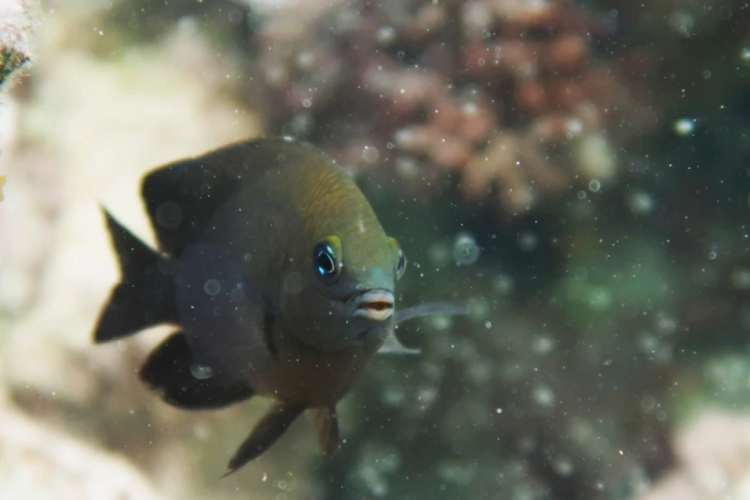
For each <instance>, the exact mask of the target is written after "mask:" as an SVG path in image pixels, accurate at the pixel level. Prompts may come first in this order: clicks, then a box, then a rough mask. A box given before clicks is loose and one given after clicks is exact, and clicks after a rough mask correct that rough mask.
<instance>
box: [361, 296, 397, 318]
mask: <svg viewBox="0 0 750 500" xmlns="http://www.w3.org/2000/svg"><path fill="white" fill-rule="evenodd" d="M352 308H353V312H352V316H355V317H358V318H365V319H370V320H373V321H385V320H387V319H388V318H390V317H391V316H393V293H392V292H389V291H388V290H369V291H367V292H364V293H361V294H359V295H357V296H356V297H354V299H353V300H352Z"/></svg>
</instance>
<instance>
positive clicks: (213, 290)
mask: <svg viewBox="0 0 750 500" xmlns="http://www.w3.org/2000/svg"><path fill="white" fill-rule="evenodd" d="M203 290H204V291H205V292H206V293H207V294H209V295H211V296H214V295H218V294H219V292H221V283H219V282H218V281H217V280H214V279H210V280H208V281H206V283H205V284H204V285H203Z"/></svg>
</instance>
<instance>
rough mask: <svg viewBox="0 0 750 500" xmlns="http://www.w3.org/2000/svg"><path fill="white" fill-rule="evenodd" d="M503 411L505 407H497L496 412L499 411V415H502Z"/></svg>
mask: <svg viewBox="0 0 750 500" xmlns="http://www.w3.org/2000/svg"><path fill="white" fill-rule="evenodd" d="M502 412H503V409H502V408H497V409H496V410H495V413H497V414H498V415H500V414H501V413H502Z"/></svg>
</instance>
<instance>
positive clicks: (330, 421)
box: [311, 406, 339, 457]
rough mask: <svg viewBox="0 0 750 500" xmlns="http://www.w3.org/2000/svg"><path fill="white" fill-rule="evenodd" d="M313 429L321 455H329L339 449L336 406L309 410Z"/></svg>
mask: <svg viewBox="0 0 750 500" xmlns="http://www.w3.org/2000/svg"><path fill="white" fill-rule="evenodd" d="M311 411H312V413H313V420H314V422H315V429H316V430H317V431H318V444H320V449H321V451H322V452H323V455H325V456H326V457H331V456H332V455H333V454H334V453H336V451H337V450H338V449H339V422H338V416H337V415H336V407H335V406H331V407H328V408H315V409H314V410H311Z"/></svg>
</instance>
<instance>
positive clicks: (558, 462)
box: [552, 455, 575, 477]
mask: <svg viewBox="0 0 750 500" xmlns="http://www.w3.org/2000/svg"><path fill="white" fill-rule="evenodd" d="M552 468H553V469H555V472H556V473H557V475H559V476H560V477H568V476H570V475H571V474H572V473H573V471H574V470H575V467H573V462H572V461H571V460H570V458H568V457H566V456H564V455H560V456H558V457H555V459H554V460H553V461H552Z"/></svg>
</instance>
